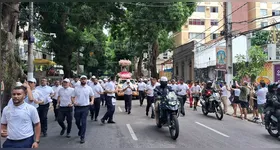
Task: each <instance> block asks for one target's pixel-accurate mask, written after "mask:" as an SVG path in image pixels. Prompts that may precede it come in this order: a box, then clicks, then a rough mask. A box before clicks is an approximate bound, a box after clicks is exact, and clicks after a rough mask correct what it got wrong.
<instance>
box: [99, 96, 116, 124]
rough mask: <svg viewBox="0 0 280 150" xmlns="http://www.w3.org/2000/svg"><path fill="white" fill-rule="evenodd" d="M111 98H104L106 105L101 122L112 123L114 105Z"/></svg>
mask: <svg viewBox="0 0 280 150" xmlns="http://www.w3.org/2000/svg"><path fill="white" fill-rule="evenodd" d="M112 98H113V96H107V97H106V104H107V112H106V114H105V115H104V116H103V118H102V120H107V119H109V120H108V121H113V116H114V113H115V105H113V104H112Z"/></svg>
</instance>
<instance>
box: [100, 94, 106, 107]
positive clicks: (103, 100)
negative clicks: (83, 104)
mask: <svg viewBox="0 0 280 150" xmlns="http://www.w3.org/2000/svg"><path fill="white" fill-rule="evenodd" d="M100 100H101V105H102V106H103V105H104V102H105V95H104V94H101V95H100Z"/></svg>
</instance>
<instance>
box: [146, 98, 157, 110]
mask: <svg viewBox="0 0 280 150" xmlns="http://www.w3.org/2000/svg"><path fill="white" fill-rule="evenodd" d="M154 102H155V98H154V97H151V96H147V106H146V113H148V112H149V110H150V107H151V106H152V103H154ZM152 113H154V112H153V111H152Z"/></svg>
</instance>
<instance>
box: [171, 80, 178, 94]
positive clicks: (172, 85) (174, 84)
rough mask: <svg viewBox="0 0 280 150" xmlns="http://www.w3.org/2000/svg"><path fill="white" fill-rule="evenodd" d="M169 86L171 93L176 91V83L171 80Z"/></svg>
mask: <svg viewBox="0 0 280 150" xmlns="http://www.w3.org/2000/svg"><path fill="white" fill-rule="evenodd" d="M169 86H171V89H172V90H173V91H176V89H177V85H176V82H175V80H174V79H172V80H171V84H170V85H169Z"/></svg>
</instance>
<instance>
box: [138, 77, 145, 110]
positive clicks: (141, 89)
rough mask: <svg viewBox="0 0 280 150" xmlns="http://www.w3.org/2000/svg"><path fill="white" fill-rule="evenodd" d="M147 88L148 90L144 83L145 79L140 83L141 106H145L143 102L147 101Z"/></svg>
mask: <svg viewBox="0 0 280 150" xmlns="http://www.w3.org/2000/svg"><path fill="white" fill-rule="evenodd" d="M145 88H146V84H145V83H144V82H143V79H140V80H139V83H138V91H139V101H140V106H142V105H143V101H144V99H145Z"/></svg>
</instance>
